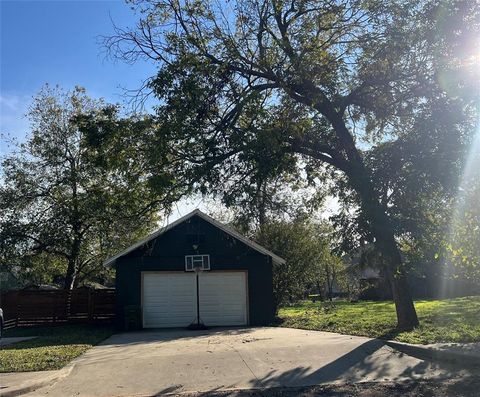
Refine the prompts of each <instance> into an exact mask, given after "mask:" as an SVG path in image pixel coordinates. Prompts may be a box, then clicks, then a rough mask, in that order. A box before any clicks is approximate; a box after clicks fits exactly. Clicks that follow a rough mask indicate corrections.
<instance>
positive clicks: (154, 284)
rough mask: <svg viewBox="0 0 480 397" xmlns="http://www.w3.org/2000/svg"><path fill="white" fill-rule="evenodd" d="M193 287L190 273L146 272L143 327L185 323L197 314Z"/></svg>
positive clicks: (193, 278)
mask: <svg viewBox="0 0 480 397" xmlns="http://www.w3.org/2000/svg"><path fill="white" fill-rule="evenodd" d="M195 288H196V284H195V277H194V275H193V274H189V273H178V274H175V273H171V274H169V273H152V274H148V273H147V274H145V275H144V279H143V323H144V327H146V328H156V327H159V328H160V327H186V326H188V325H189V324H190V323H191V322H192V321H194V320H195V316H196V290H195Z"/></svg>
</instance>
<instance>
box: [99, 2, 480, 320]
mask: <svg viewBox="0 0 480 397" xmlns="http://www.w3.org/2000/svg"><path fill="white" fill-rule="evenodd" d="M133 3H134V4H135V5H136V6H137V9H138V10H139V12H140V20H139V22H138V26H137V29H133V30H122V29H118V30H117V34H116V35H115V36H114V37H110V38H108V39H107V40H106V45H107V46H108V47H109V48H110V49H111V50H112V51H113V52H114V53H115V54H116V55H117V56H120V57H122V58H123V59H127V60H129V61H135V60H136V59H138V58H139V57H146V58H149V59H151V60H153V61H154V62H157V64H158V67H159V71H158V74H157V75H156V76H152V78H151V80H150V83H149V87H150V88H151V89H152V90H153V92H154V93H155V95H156V96H157V97H158V98H159V99H160V102H159V106H158V108H157V116H158V118H159V119H160V120H161V123H160V126H159V128H158V130H157V138H159V137H161V140H162V141H163V142H167V144H166V146H167V148H168V151H169V152H170V153H171V154H172V155H173V156H174V157H176V158H178V159H179V160H178V161H177V162H176V163H175V166H176V169H177V175H181V176H182V178H184V179H186V180H189V182H190V184H191V186H192V188H193V189H198V190H200V191H201V192H215V191H220V192H222V191H224V190H229V189H230V187H231V186H232V185H235V183H236V181H243V180H245V178H246V177H248V176H249V175H251V174H253V173H255V172H258V171H261V174H262V175H265V174H271V175H279V174H282V173H290V174H295V173H296V172H297V173H298V172H299V170H301V172H303V173H306V174H307V175H308V177H309V178H310V179H311V180H317V181H324V180H325V178H326V177H330V178H333V180H334V181H336V184H335V186H336V187H335V189H336V190H337V191H338V192H340V194H342V192H344V193H343V196H344V197H345V199H346V200H350V201H351V202H353V204H355V205H356V207H357V208H358V209H359V213H358V214H359V217H358V219H359V220H361V222H360V223H359V224H361V225H362V226H363V230H364V231H365V233H367V234H368V235H369V238H370V239H371V240H373V241H374V242H375V245H376V247H377V249H378V251H379V252H380V253H381V257H382V258H383V263H384V266H385V270H386V273H387V275H388V278H389V281H390V284H391V285H392V290H393V297H394V300H395V303H396V310H397V317H398V325H399V327H401V328H411V327H413V326H415V325H417V324H418V320H417V317H416V314H415V309H414V307H413V303H412V300H411V298H410V295H409V292H408V285H407V282H406V278H405V269H404V264H403V262H402V258H401V255H400V252H399V249H398V243H397V240H396V238H397V237H396V235H395V233H396V225H395V220H394V214H392V213H391V212H392V211H391V210H390V204H389V203H388V202H386V201H385V200H384V196H385V194H386V195H387V196H389V197H390V196H391V194H390V190H391V189H393V188H395V187H400V188H401V189H400V190H401V191H403V192H404V191H406V189H405V188H403V187H402V184H401V183H398V184H397V185H396V186H393V185H391V187H387V188H385V187H384V186H383V185H382V181H381V178H377V177H376V175H379V174H380V173H381V169H382V166H383V164H382V157H381V156H380V157H379V156H375V152H374V151H371V149H372V148H375V147H377V146H378V145H386V144H388V142H391V141H395V140H401V139H403V138H402V137H408V136H412V135H415V134H416V132H417V131H420V135H421V137H422V138H420V139H419V141H422V140H423V142H424V144H425V145H426V146H425V149H426V151H425V152H420V153H418V152H417V155H419V156H420V157H421V156H423V155H424V154H426V153H427V152H428V151H429V149H430V148H433V147H435V146H436V144H437V141H436V140H434V141H430V142H429V141H428V139H423V138H424V137H425V136H428V134H429V131H431V130H432V128H433V129H435V128H437V129H442V128H443V129H449V130H450V133H451V134H452V135H455V134H457V133H458V132H459V131H464V132H465V133H466V134H467V135H468V133H470V134H471V133H472V131H471V130H469V129H468V125H469V122H470V120H471V118H472V114H474V113H475V111H476V110H475V105H474V103H475V101H476V100H478V92H479V90H478V88H479V81H480V79H479V73H478V65H477V64H476V59H477V58H478V57H477V55H478V54H477V53H476V51H477V50H478V49H477V48H476V46H475V40H476V38H477V37H478V34H479V32H480V28H479V26H480V20H479V19H480V17H479V9H478V7H477V5H476V1H474V0H471V1H452V2H444V1H435V0H429V1H427V0H425V1H413V0H402V1H399V2H398V1H397V2H391V1H363V0H340V1H329V0H322V1H310V0H294V1H281V0H263V1H253V0H237V1H235V2H225V3H223V2H215V1H211V2H210V1H206V2H198V1H188V0H187V1H177V0H160V1H154V0H144V1H134V2H133ZM434 109H442V111H443V112H444V113H443V116H444V117H442V118H441V119H440V120H438V119H437V118H435V117H433V116H434V115H433V113H432V110H434ZM449 117H452V120H453V119H454V120H457V122H456V123H453V122H451V121H450V118H449ZM446 119H447V122H446V123H443V122H444V121H445V120H446ZM423 121H427V122H426V123H423ZM427 125H428V127H427ZM419 126H421V127H422V128H420V130H419V129H418V127H419ZM423 127H424V128H423ZM452 127H453V128H452ZM404 141H405V142H408V141H409V139H404ZM386 152H387V151H386V150H385V151H384V153H386ZM387 158H388V156H387ZM398 161H399V163H400V164H402V167H401V168H402V169H406V168H408V162H409V159H408V158H407V157H400V158H399V159H398ZM396 194H399V195H400V194H401V193H396ZM399 197H400V196H399ZM390 198H391V199H392V200H393V199H394V198H395V196H394V197H390Z"/></svg>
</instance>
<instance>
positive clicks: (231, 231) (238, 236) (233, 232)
mask: <svg viewBox="0 0 480 397" xmlns="http://www.w3.org/2000/svg"><path fill="white" fill-rule="evenodd" d="M195 215H197V216H199V217H200V218H202V219H203V220H205V221H207V222H208V223H210V224H212V225H214V226H216V227H217V228H219V229H221V230H223V231H224V232H225V233H227V234H229V235H230V236H232V237H234V238H236V239H237V240H240V241H241V242H242V243H244V244H245V245H247V246H249V247H250V248H252V249H254V250H255V251H258V252H260V253H262V254H264V255H267V256H270V257H271V258H272V259H273V261H274V262H275V263H279V264H283V263H285V259H283V258H281V257H279V256H278V255H275V254H274V253H273V252H272V251H269V250H268V249H266V248H264V247H262V246H261V245H259V244H257V243H255V242H254V241H251V240H249V239H248V238H246V237H244V236H242V235H241V234H240V233H238V232H237V231H236V230H234V229H232V228H231V227H229V226H226V225H224V224H223V223H220V222H218V221H216V220H215V219H213V218H212V217H211V216H208V215H207V214H205V213H203V212H202V211H200V210H199V209H196V210H193V211H192V212H190V213H189V214H187V215H185V216H182V217H181V218H179V219H177V220H176V221H175V222H172V223H170V224H169V225H167V226H165V227H162V228H161V229H158V230H157V231H156V232H154V233H152V234H150V235H149V236H147V237H146V238H144V239H143V240H140V241H139V242H138V243H135V244H133V245H132V246H130V247H129V248H127V249H126V250H123V251H122V252H120V253H119V254H117V255H115V256H112V257H111V258H109V259H107V260H106V261H105V262H104V265H105V266H109V265H111V264H113V263H114V262H115V261H116V260H117V259H118V258H121V257H122V256H124V255H127V254H129V253H130V252H132V251H134V250H136V249H137V248H140V247H141V246H142V245H144V244H146V243H148V242H149V241H150V240H153V239H154V238H156V237H159V236H161V235H162V234H164V233H166V232H167V231H169V230H170V229H173V228H174V227H175V226H177V225H179V224H181V223H183V222H185V221H186V220H187V219H190V218H191V217H193V216H195Z"/></svg>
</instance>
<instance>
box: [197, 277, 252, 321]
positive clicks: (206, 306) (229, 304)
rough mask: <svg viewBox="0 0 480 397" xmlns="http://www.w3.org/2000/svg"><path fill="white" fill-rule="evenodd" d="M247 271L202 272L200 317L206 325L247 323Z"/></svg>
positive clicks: (200, 281)
mask: <svg viewBox="0 0 480 397" xmlns="http://www.w3.org/2000/svg"><path fill="white" fill-rule="evenodd" d="M245 276H246V273H244V272H219V273H209V272H205V273H202V274H200V278H199V285H200V318H201V319H202V321H203V322H204V324H205V325H246V324H247V287H246V285H247V284H246V277H245Z"/></svg>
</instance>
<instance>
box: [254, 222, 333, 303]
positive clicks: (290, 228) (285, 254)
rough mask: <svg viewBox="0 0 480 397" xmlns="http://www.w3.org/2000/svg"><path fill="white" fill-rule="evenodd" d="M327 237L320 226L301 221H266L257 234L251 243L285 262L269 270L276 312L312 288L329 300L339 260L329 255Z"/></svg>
mask: <svg viewBox="0 0 480 397" xmlns="http://www.w3.org/2000/svg"><path fill="white" fill-rule="evenodd" d="M329 237H330V236H329V235H328V234H326V233H325V230H324V227H323V226H322V225H319V224H315V223H314V222H311V221H309V220H308V219H305V218H304V217H298V218H296V219H293V220H269V221H268V222H266V223H265V224H264V225H263V227H262V228H261V229H260V230H259V231H258V232H257V234H256V235H255V240H256V241H258V242H260V243H261V244H263V245H264V246H265V247H267V248H269V249H271V250H272V251H274V252H275V253H277V254H278V255H280V256H281V257H282V258H284V259H285V261H286V262H285V263H284V264H277V265H275V267H274V269H273V289H274V295H275V301H276V302H275V303H276V307H277V308H278V307H280V306H283V305H285V304H288V303H292V302H296V301H298V300H300V299H302V298H304V297H305V293H306V292H307V290H308V289H309V288H310V287H311V285H312V284H314V285H315V287H317V288H318V289H322V290H323V289H325V288H326V289H327V290H328V291H329V297H332V287H333V283H334V282H335V281H336V275H337V274H336V272H337V270H339V269H340V266H339V264H340V263H341V260H340V259H339V258H337V257H335V255H333V254H332V252H331V248H330V244H331V242H330V241H329Z"/></svg>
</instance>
